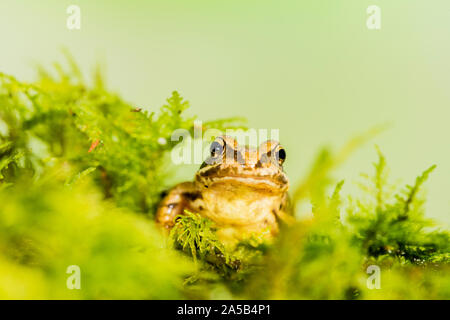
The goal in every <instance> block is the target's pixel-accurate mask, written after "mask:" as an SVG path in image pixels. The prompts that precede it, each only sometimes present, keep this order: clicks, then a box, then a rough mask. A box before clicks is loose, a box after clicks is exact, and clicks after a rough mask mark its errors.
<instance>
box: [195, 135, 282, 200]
mask: <svg viewBox="0 0 450 320" xmlns="http://www.w3.org/2000/svg"><path fill="white" fill-rule="evenodd" d="M210 152H211V154H210V156H209V157H208V158H207V159H206V160H205V162H203V164H202V165H201V167H200V169H199V170H198V172H197V174H196V176H195V180H196V182H198V183H199V184H200V186H201V187H203V188H211V187H214V186H227V187H230V188H231V187H232V186H236V185H237V186H242V187H248V188H251V189H258V190H261V191H267V192H271V193H283V192H286V191H287V189H288V187H289V181H288V178H287V176H286V174H285V173H284V172H283V163H284V161H285V160H286V151H285V150H284V148H283V147H282V146H281V145H280V144H279V143H278V142H277V141H274V140H269V141H266V142H264V143H262V144H261V145H260V146H259V148H258V149H254V148H250V147H247V146H240V145H239V144H238V143H237V141H236V140H235V139H233V138H231V137H228V136H219V137H217V138H216V139H215V140H214V141H213V142H212V144H211V147H210Z"/></svg>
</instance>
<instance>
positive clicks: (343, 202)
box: [0, 60, 450, 299]
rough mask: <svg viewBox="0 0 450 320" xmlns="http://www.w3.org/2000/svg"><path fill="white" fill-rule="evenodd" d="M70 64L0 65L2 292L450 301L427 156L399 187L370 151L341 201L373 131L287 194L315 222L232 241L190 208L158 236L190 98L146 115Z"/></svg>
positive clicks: (445, 241) (237, 124)
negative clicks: (353, 161) (426, 189)
mask: <svg viewBox="0 0 450 320" xmlns="http://www.w3.org/2000/svg"><path fill="white" fill-rule="evenodd" d="M69 66H70V70H69V71H67V70H64V69H63V68H62V67H61V66H60V65H58V64H56V65H55V70H56V73H57V75H56V76H52V75H50V73H49V72H47V71H45V70H40V78H39V80H38V81H36V82H34V83H23V82H20V81H17V80H16V79H14V78H13V77H11V76H7V75H4V74H0V298H77V299H78V298H81V299H91V298H92V299H101V298H150V299H152V298H153V299H155V298H156V299H157V298H170V299H178V298H258V299H259V298H269V299H280V298H287V299H298V298H300V299H316V298H320V299H372V298H388V299H417V298H440V299H449V298H450V277H449V275H450V268H449V258H450V256H449V252H450V247H449V246H450V245H449V243H450V242H449V240H450V236H449V233H448V231H447V230H440V229H439V228H438V227H437V226H435V225H433V223H432V222H431V221H430V220H429V219H427V218H425V215H424V206H423V203H424V195H423V191H422V187H423V184H424V182H425V181H426V180H427V178H428V177H429V175H430V173H431V171H432V170H433V169H434V166H433V167H430V168H429V169H427V170H426V171H424V173H423V174H421V175H420V176H419V177H418V178H417V179H416V181H415V183H414V184H413V185H411V186H407V187H405V188H403V189H400V190H398V188H396V187H395V186H392V185H390V184H389V181H388V174H387V161H386V159H385V157H384V156H383V155H382V154H381V152H380V151H379V150H378V155H379V160H378V162H377V163H376V164H375V166H374V168H375V173H374V174H373V175H366V176H364V183H362V184H361V188H362V190H364V191H365V193H364V194H363V195H362V196H360V195H354V196H352V197H350V198H349V199H342V197H341V193H342V191H343V190H344V189H345V187H346V184H344V182H343V181H341V182H338V183H336V181H335V180H334V179H333V176H332V173H333V169H334V168H336V167H337V166H338V165H339V164H340V163H342V162H343V161H344V160H345V159H346V158H347V157H348V155H349V154H350V153H351V151H352V150H354V149H355V148H357V147H358V146H359V145H360V144H361V143H362V142H364V141H366V140H367V139H368V138H370V137H371V136H372V135H373V134H374V133H376V132H373V131H371V132H369V133H368V134H366V135H363V136H361V137H357V138H355V139H354V140H352V141H351V142H350V143H349V144H347V145H346V146H345V147H344V148H343V149H342V150H341V151H339V152H336V153H334V152H331V150H329V149H324V150H323V151H322V152H320V153H319V156H318V157H317V159H316V161H315V162H314V164H313V166H312V169H311V171H310V173H309V174H308V175H307V176H306V178H305V179H304V180H303V181H300V182H299V183H298V184H297V185H296V187H295V188H293V190H292V192H291V210H292V214H293V215H294V216H296V214H297V208H298V207H299V205H300V204H301V203H303V202H309V203H310V204H311V205H312V212H311V213H312V215H313V216H314V218H312V219H296V220H295V222H293V223H290V224H282V225H281V230H280V235H279V236H278V237H277V238H276V239H275V240H274V241H273V242H272V243H267V242H264V241H263V240H262V239H259V238H258V237H257V235H255V236H254V237H253V238H251V239H247V240H245V241H242V242H241V243H239V244H238V245H237V246H235V247H226V246H224V245H223V244H222V243H220V241H219V240H218V239H217V237H216V234H215V226H214V224H213V223H212V221H209V220H207V219H206V218H203V217H201V216H199V215H198V214H196V213H186V215H184V216H181V217H179V218H178V220H177V223H176V225H175V227H174V229H173V230H172V231H171V234H170V237H165V236H164V235H163V233H162V232H160V230H157V228H156V226H155V223H154V221H153V218H154V212H155V206H156V205H157V203H158V201H159V199H160V193H161V192H162V191H163V190H164V189H165V185H166V182H165V181H166V180H165V179H166V177H167V175H168V172H170V169H171V168H170V165H169V164H170V159H169V153H170V151H171V150H172V149H173V147H174V146H175V145H176V144H177V143H178V141H171V135H172V133H173V132H174V130H176V129H185V130H188V131H191V132H193V126H194V123H193V121H194V118H187V117H185V116H184V110H186V109H187V108H188V106H189V104H188V102H187V101H186V100H184V99H183V98H181V97H180V95H179V94H178V93H177V92H173V94H172V96H171V97H170V98H169V99H168V100H167V103H166V105H164V106H163V107H162V108H160V109H159V110H158V111H157V112H148V111H144V110H143V108H142V109H141V108H139V107H136V106H132V105H130V104H129V103H127V102H125V101H123V100H122V99H121V98H120V97H118V96H117V95H115V94H112V93H110V92H109V91H107V90H106V88H105V86H104V84H103V81H102V78H101V77H100V75H98V74H97V75H96V77H95V79H94V86H93V87H92V88H90V87H88V86H87V85H86V84H85V83H84V82H83V78H82V75H81V73H80V71H79V70H78V69H77V67H76V65H75V64H74V63H73V62H72V61H71V60H69ZM242 122H243V121H242V119H240V118H232V119H224V120H217V121H212V122H207V123H203V128H202V129H203V130H205V129H208V128H215V129H219V130H223V129H225V128H242V127H243V125H242ZM375 131H378V129H377V130H375ZM70 265H78V266H79V267H80V269H81V290H69V289H67V287H66V280H67V277H68V276H69V275H68V274H66V269H67V267H68V266H70ZM369 265H378V266H379V267H380V268H381V289H374V290H371V289H368V288H367V286H366V280H367V278H368V276H369V275H368V274H367V273H366V268H367V266H369Z"/></svg>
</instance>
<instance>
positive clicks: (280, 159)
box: [275, 147, 286, 165]
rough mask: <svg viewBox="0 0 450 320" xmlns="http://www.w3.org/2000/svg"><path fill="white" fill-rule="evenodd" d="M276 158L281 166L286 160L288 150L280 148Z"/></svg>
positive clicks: (276, 152)
mask: <svg viewBox="0 0 450 320" xmlns="http://www.w3.org/2000/svg"><path fill="white" fill-rule="evenodd" d="M275 157H276V159H277V161H278V163H279V164H280V165H282V164H283V163H284V160H286V150H285V149H284V148H283V147H278V148H277V150H276V151H275Z"/></svg>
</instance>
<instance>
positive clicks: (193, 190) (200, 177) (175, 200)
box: [156, 135, 289, 243]
mask: <svg viewBox="0 0 450 320" xmlns="http://www.w3.org/2000/svg"><path fill="white" fill-rule="evenodd" d="M209 151H210V154H209V157H208V158H207V159H206V160H205V161H204V162H203V163H202V165H201V166H200V168H199V169H198V171H197V172H196V173H195V177H194V180H193V181H189V182H182V183H180V184H178V185H176V186H175V187H173V188H172V189H170V190H169V191H168V193H167V194H166V195H165V197H164V198H163V199H162V200H161V202H160V204H159V206H158V208H157V212H156V222H157V224H158V225H160V226H161V227H162V228H163V229H164V230H168V231H169V232H170V229H171V228H173V226H174V225H175V223H176V218H177V217H178V216H180V215H184V214H186V212H192V213H196V214H199V215H200V216H202V217H205V218H208V219H210V220H212V222H213V223H214V226H215V229H216V233H217V235H218V237H219V239H220V240H221V241H222V242H224V243H236V242H237V241H241V240H243V239H246V238H249V237H252V236H255V235H256V236H258V237H260V236H262V237H263V238H264V239H267V240H269V241H270V240H271V239H273V238H274V237H275V236H276V235H277V234H278V232H279V224H280V221H281V220H283V219H284V218H285V217H286V216H288V215H289V214H288V213H287V206H288V189H289V179H288V177H287V174H286V173H285V171H284V169H283V164H284V162H285V160H286V150H285V149H284V148H283V147H282V146H281V145H280V143H279V142H278V141H275V140H267V141H265V142H263V143H261V144H260V145H259V147H258V148H253V147H249V146H245V145H244V146H241V145H239V143H238V141H237V140H236V139H235V138H233V137H230V136H227V135H221V136H218V137H216V138H215V139H214V141H213V142H212V143H211V144H210V149H209Z"/></svg>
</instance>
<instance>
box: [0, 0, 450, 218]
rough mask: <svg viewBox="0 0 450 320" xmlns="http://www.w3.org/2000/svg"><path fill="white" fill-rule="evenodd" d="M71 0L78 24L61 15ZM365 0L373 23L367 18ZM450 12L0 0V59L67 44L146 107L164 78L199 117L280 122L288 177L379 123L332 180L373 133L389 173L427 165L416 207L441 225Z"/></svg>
mask: <svg viewBox="0 0 450 320" xmlns="http://www.w3.org/2000/svg"><path fill="white" fill-rule="evenodd" d="M70 4H77V5H79V6H80V7H81V15H82V16H81V19H82V22H81V30H76V31H75V30H72V31H71V30H68V29H67V28H66V19H67V16H68V15H67V13H66V9H67V7H68V6H69V5H70ZM372 4H375V5H378V6H380V7H381V14H382V22H381V24H382V26H381V30H368V29H367V27H366V19H367V14H366V8H367V7H368V6H369V5H372ZM449 14H450V2H449V1H447V0H442V1H437V0H433V1H408V0H397V1H388V0H385V1H365V0H351V1H350V0H340V1H332V0H329V1H317V0H310V1H284V0H282V1H261V0H259V1H253V0H252V1H243V0H241V1H213V0H209V1H197V0H192V1H181V0H178V1H171V0H165V1H162V0H161V1H160V0H158V1H156V0H151V1H137V0H134V1H125V0H113V1H105V0H96V1H91V0H72V1H66V0H40V1H35V0H20V1H17V0H2V1H1V2H0V39H1V45H0V70H1V71H2V72H6V73H9V74H12V75H14V76H17V77H18V78H19V79H21V80H31V79H33V78H34V71H35V69H34V64H35V63H43V64H44V65H49V64H51V62H53V61H54V60H55V59H58V58H60V49H61V48H62V47H66V48H68V49H69V50H70V52H71V53H72V54H73V55H74V56H75V57H76V59H77V61H78V62H79V64H80V65H81V67H82V69H83V70H84V71H85V72H86V73H87V74H89V72H90V71H91V70H92V67H93V65H94V64H95V62H97V61H100V62H101V64H102V65H103V66H105V68H106V76H107V80H108V84H109V87H110V88H112V89H113V90H115V91H117V92H119V93H120V94H121V95H122V96H123V97H124V98H125V99H127V100H129V101H131V102H133V103H135V104H136V105H137V106H141V107H144V108H148V109H151V110H156V109H157V108H158V107H159V106H161V105H162V104H163V103H164V101H165V99H166V97H168V96H169V95H170V93H171V91H173V90H175V89H176V90H179V91H180V93H181V94H182V95H183V96H184V97H185V98H187V99H188V100H189V101H190V102H191V106H192V108H191V110H190V112H191V113H192V114H195V115H198V117H199V118H200V119H202V120H209V119H215V118H221V117H228V116H236V115H239V116H244V117H246V118H248V119H249V126H250V127H254V128H267V129H272V128H278V129H280V140H281V142H282V144H283V145H284V146H285V147H286V149H287V153H288V160H287V164H286V170H287V172H288V174H289V176H290V178H291V180H292V181H297V180H298V179H299V178H300V177H301V175H302V174H303V173H305V172H306V171H307V169H308V167H309V165H310V164H311V161H312V159H313V157H314V155H315V153H316V152H317V150H318V148H319V147H321V146H323V145H324V144H330V145H333V146H339V145H342V144H344V143H345V142H346V141H347V140H349V139H350V138H351V137H353V136H355V135H356V134H358V133H361V132H364V131H366V130H367V129H368V128H371V127H373V126H374V125H379V124H385V123H388V124H390V128H389V129H388V130H387V131H385V132H383V133H382V134H381V135H379V136H377V137H376V138H375V139H373V140H372V141H371V142H370V143H369V144H367V145H365V146H364V147H363V148H361V149H360V150H358V151H357V152H356V153H355V154H354V155H353V156H352V157H351V158H350V160H349V161H347V163H345V164H344V165H343V166H342V167H341V168H340V170H339V171H338V178H343V179H346V181H347V183H346V185H345V187H344V189H343V193H344V194H346V193H350V192H351V191H352V190H354V189H353V188H354V187H353V186H352V182H354V181H356V180H357V179H358V176H359V174H360V173H361V172H371V170H372V166H371V163H372V162H373V161H375V159H376V152H375V149H374V148H373V147H372V145H373V144H378V145H379V146H380V148H381V149H382V151H383V152H384V153H385V154H386V156H387V160H388V164H389V166H390V168H391V173H392V175H393V177H394V178H395V179H401V181H404V182H409V183H413V179H414V177H415V176H416V175H418V174H419V173H420V172H421V171H422V170H424V169H425V168H427V167H428V166H430V165H431V164H433V163H435V164H437V165H438V168H437V170H436V171H435V172H434V173H433V175H432V177H431V179H430V181H429V182H428V183H427V187H428V203H427V206H428V215H429V216H431V217H435V218H438V219H439V220H441V221H444V222H446V223H447V224H449V223H450V197H449V190H450V148H449V146H450V144H449V137H450V129H449V118H450V111H449V110H450V88H449V84H450V60H449V57H450V41H449V39H450V15H449ZM193 170H195V169H194V168H189V170H184V171H183V170H182V171H181V172H180V174H179V175H177V176H176V180H182V179H188V178H190V177H192V174H193Z"/></svg>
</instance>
